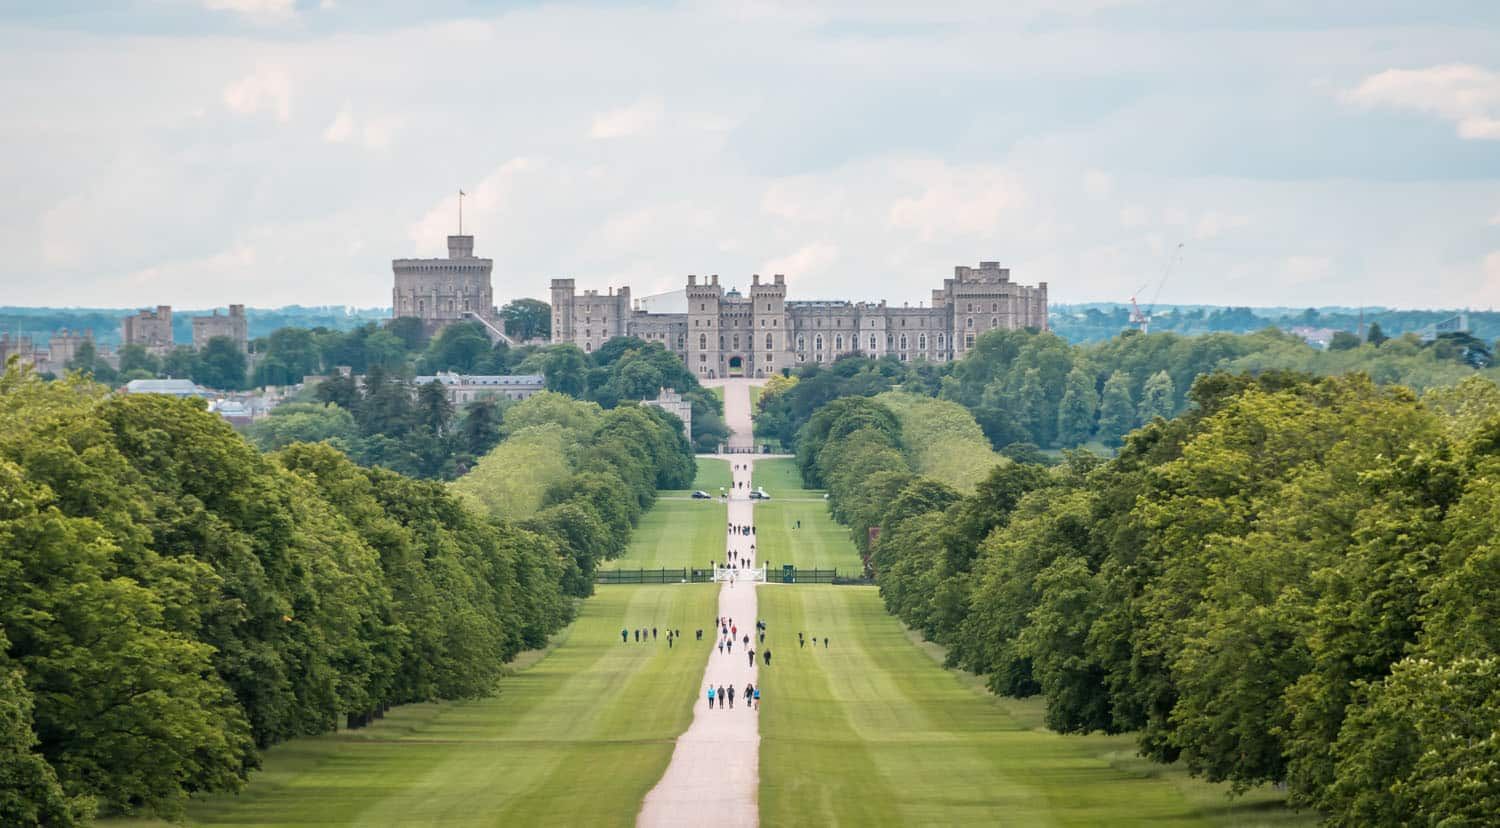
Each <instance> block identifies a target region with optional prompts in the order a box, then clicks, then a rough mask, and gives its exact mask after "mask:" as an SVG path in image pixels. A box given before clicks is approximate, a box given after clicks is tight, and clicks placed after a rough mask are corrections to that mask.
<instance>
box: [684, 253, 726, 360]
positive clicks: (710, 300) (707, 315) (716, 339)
mask: <svg viewBox="0 0 1500 828" xmlns="http://www.w3.org/2000/svg"><path fill="white" fill-rule="evenodd" d="M723 298H724V289H723V288H722V287H719V276H718V274H714V275H713V276H710V277H708V278H707V279H706V280H705V283H704V284H701V285H700V284H698V277H697V276H694V275H689V276H688V283H687V302H688V327H687V333H688V342H687V368H688V370H689V371H692V372H693V373H694V374H696V375H698V377H699V378H700V379H702V378H704V377H722V376H724V366H723V364H722V363H723V361H724V357H723V347H722V346H721V344H720V343H721V341H722V339H723V336H724V332H723V331H722V330H720V329H719V325H718V322H719V303H720V301H721V300H723Z"/></svg>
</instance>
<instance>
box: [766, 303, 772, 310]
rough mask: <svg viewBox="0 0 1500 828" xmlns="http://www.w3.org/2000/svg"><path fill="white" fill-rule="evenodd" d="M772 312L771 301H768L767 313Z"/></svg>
mask: <svg viewBox="0 0 1500 828" xmlns="http://www.w3.org/2000/svg"><path fill="white" fill-rule="evenodd" d="M770 312H771V303H770V302H767V303H766V313H770Z"/></svg>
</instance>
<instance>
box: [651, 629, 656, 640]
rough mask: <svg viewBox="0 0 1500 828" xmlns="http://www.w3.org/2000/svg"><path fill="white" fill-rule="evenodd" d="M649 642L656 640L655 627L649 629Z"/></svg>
mask: <svg viewBox="0 0 1500 828" xmlns="http://www.w3.org/2000/svg"><path fill="white" fill-rule="evenodd" d="M651 640H652V641H655V640H656V628H655V627H652V628H651Z"/></svg>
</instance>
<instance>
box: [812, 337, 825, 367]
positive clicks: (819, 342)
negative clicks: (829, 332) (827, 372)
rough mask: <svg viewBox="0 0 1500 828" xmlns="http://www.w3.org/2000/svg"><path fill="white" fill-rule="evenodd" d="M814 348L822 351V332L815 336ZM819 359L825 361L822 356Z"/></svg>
mask: <svg viewBox="0 0 1500 828" xmlns="http://www.w3.org/2000/svg"><path fill="white" fill-rule="evenodd" d="M813 350H814V351H822V350H823V335H822V334H818V335H817V336H815V337H813ZM818 361H819V362H822V361H823V359H822V357H819V358H818Z"/></svg>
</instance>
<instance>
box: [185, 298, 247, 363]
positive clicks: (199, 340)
mask: <svg viewBox="0 0 1500 828" xmlns="http://www.w3.org/2000/svg"><path fill="white" fill-rule="evenodd" d="M216 336H224V337H228V338H229V339H231V340H233V342H234V345H235V347H236V348H239V349H240V353H249V352H250V322H249V320H247V319H246V318H245V306H244V305H230V306H229V314H228V315H227V316H220V315H219V311H218V310H217V309H215V310H214V312H213V315H212V316H195V317H193V348H195V349H197V350H199V351H201V350H203V348H204V347H205V346H207V345H208V341H209V340H210V339H213V338H214V337H216Z"/></svg>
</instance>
